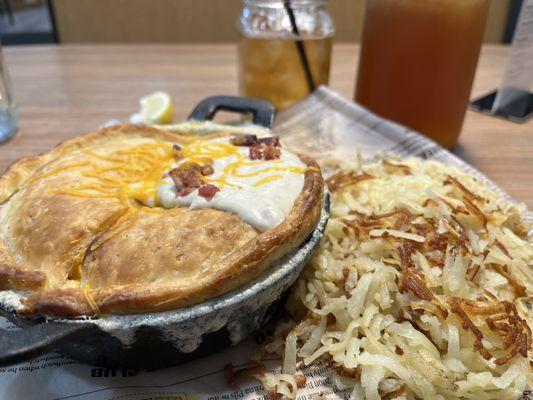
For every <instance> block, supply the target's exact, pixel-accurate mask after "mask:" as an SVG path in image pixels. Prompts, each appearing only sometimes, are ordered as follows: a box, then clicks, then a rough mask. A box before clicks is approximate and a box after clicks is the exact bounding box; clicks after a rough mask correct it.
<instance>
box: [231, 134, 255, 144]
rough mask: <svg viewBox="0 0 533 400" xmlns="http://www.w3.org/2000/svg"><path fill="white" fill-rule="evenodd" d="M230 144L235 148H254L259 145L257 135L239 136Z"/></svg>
mask: <svg viewBox="0 0 533 400" xmlns="http://www.w3.org/2000/svg"><path fill="white" fill-rule="evenodd" d="M230 143H231V144H232V145H234V146H247V147H248V146H252V145H254V144H256V143H257V136H256V135H238V136H234V137H232V138H231V139H230Z"/></svg>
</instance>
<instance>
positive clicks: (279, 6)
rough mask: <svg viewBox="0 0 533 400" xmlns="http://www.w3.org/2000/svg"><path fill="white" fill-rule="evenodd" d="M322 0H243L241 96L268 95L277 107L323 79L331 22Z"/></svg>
mask: <svg viewBox="0 0 533 400" xmlns="http://www.w3.org/2000/svg"><path fill="white" fill-rule="evenodd" d="M325 3H326V1H325V0H292V1H290V2H289V3H288V4H287V2H286V1H282V0H263V1H260V0H244V7H243V11H242V13H241V16H240V18H239V21H238V26H239V30H240V31H241V41H240V45H239V86H240V87H239V89H240V92H241V94H242V95H244V96H247V97H256V98H261V99H265V100H268V101H270V102H272V103H273V104H274V106H275V107H276V109H278V110H282V109H284V108H287V107H288V106H290V105H291V104H292V103H294V102H295V101H297V100H299V99H301V98H302V97H305V96H307V95H308V94H309V93H310V92H311V91H312V90H313V88H315V87H318V86H319V85H322V84H327V83H328V80H329V65H330V59H331V41H332V37H333V34H334V26H333V22H332V20H331V18H330V16H329V14H328V13H327V12H326V10H325ZM287 5H289V6H290V8H291V10H290V12H292V13H293V20H292V22H291V16H290V13H289V12H288V9H287ZM294 24H295V25H296V29H297V31H296V32H295V29H294ZM299 47H300V48H299ZM310 80H311V81H310Z"/></svg>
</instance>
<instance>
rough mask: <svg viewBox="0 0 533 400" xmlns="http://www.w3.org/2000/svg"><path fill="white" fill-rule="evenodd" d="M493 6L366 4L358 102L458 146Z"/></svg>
mask: <svg viewBox="0 0 533 400" xmlns="http://www.w3.org/2000/svg"><path fill="white" fill-rule="evenodd" d="M488 8H489V2H488V0H367V4H366V16H365V22H364V28H363V37H362V43H361V54H360V59H359V73H358V78H357V86H356V91H355V100H356V101H357V102H359V103H360V104H362V105H363V106H365V107H367V108H369V109H370V110H372V111H374V112H375V113H377V114H379V115H381V116H383V117H385V118H389V119H391V120H394V121H396V122H399V123H401V124H403V125H406V126H408V127H410V128H412V129H414V130H417V131H420V132H422V133H424V134H425V135H427V136H429V137H430V138H432V139H433V140H435V141H437V142H438V143H440V144H441V145H443V146H445V147H447V148H451V147H453V145H454V144H455V142H456V141H457V138H458V136H459V133H460V131H461V126H462V124H463V119H464V116H465V112H466V106H467V103H468V99H469V95H470V90H471V88H472V81H473V79H474V73H475V70H476V64H477V59H478V55H479V50H480V47H481V42H482V39H483V32H484V29H485V21H486V19H487V13H488Z"/></svg>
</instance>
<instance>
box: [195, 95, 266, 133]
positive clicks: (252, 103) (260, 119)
mask: <svg viewBox="0 0 533 400" xmlns="http://www.w3.org/2000/svg"><path fill="white" fill-rule="evenodd" d="M220 110H223V111H232V112H235V113H238V114H251V115H252V116H253V123H254V124H256V125H261V126H263V127H265V128H272V123H273V122H274V116H275V115H276V111H275V109H274V106H273V105H272V103H270V102H268V101H265V100H259V99H251V98H249V97H238V96H212V97H208V98H206V99H205V100H202V101H201V102H200V103H198V105H197V106H196V107H195V109H194V110H193V111H192V113H191V115H189V120H193V121H210V120H212V119H213V117H214V116H215V114H216V113H217V111H220Z"/></svg>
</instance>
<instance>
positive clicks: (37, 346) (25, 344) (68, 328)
mask: <svg viewBox="0 0 533 400" xmlns="http://www.w3.org/2000/svg"><path fill="white" fill-rule="evenodd" d="M97 330H99V328H98V326H96V325H95V324H90V323H86V324H85V323H80V324H64V323H54V322H49V323H41V324H36V325H33V326H30V327H27V328H24V329H16V330H6V329H0V367H4V366H8V365H12V364H17V363H20V362H23V361H27V360H30V359H31V358H34V357H37V356H39V355H41V354H43V353H46V352H48V351H51V350H55V349H57V348H58V347H60V346H61V345H62V344H65V343H67V342H71V341H73V340H78V339H81V338H83V337H85V336H88V335H90V334H91V333H95V332H96V331H97Z"/></svg>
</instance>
